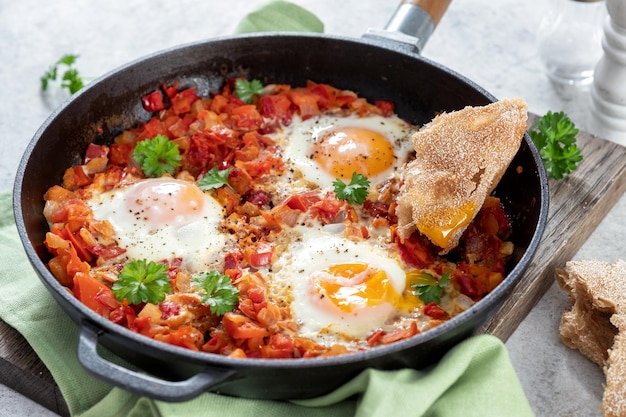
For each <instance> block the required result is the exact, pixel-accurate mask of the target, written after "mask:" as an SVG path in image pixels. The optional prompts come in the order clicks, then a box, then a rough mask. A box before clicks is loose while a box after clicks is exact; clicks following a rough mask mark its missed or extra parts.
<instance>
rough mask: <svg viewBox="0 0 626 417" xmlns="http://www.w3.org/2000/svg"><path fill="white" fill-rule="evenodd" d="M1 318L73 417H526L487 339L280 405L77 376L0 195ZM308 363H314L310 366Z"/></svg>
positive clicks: (494, 343) (64, 329)
mask: <svg viewBox="0 0 626 417" xmlns="http://www.w3.org/2000/svg"><path fill="white" fill-rule="evenodd" d="M0 253H1V254H2V256H1V258H0V285H1V286H2V291H0V318H1V319H2V320H4V321H5V322H6V323H8V324H9V325H10V326H12V327H14V328H15V329H17V330H18V331H19V332H20V333H21V334H22V335H23V336H24V337H25V338H26V340H27V341H28V343H29V344H30V345H31V346H32V348H33V349H34V350H35V352H36V353H37V355H38V356H39V357H40V358H41V360H42V361H43V363H44V364H45V365H46V366H47V367H48V369H49V370H50V372H51V374H52V376H53V377H54V380H55V381H56V383H57V385H58V386H59V388H60V390H61V393H62V394H63V397H64V398H65V401H66V402H67V404H68V407H69V410H70V412H71V414H72V415H73V416H83V417H91V416H93V417H109V416H110V417H114V416H115V417H119V416H131V417H139V416H154V417H170V416H171V417H174V416H206V417H212V416H215V417H238V416H241V417H249V416H252V415H254V416H256V417H264V416H268V417H270V416H271V417H281V416H294V415H297V416H298V417H309V416H310V417H316V416H337V417H343V416H358V417H366V416H368V417H377V416H380V417H388V416H411V417H417V416H431V417H434V416H437V417H445V416H454V417H457V416H465V417H471V416H476V417H489V416H497V417H501V416H508V417H517V416H519V417H522V416H524V417H526V416H533V415H534V414H533V412H532V410H531V408H530V405H529V404H528V400H527V399H526V396H525V394H524V391H523V390H522V387H521V385H520V382H519V380H518V378H517V375H516V373H515V371H514V369H513V367H512V365H511V362H510V359H509V356H508V352H507V350H506V348H505V346H504V345H503V344H502V342H501V341H500V340H499V339H497V338H496V337H494V336H490V335H480V336H474V337H472V338H469V339H467V340H466V341H464V342H462V343H460V344H459V345H457V346H456V347H455V348H453V349H452V350H451V351H450V352H449V353H448V354H447V355H446V356H445V357H444V358H443V359H442V360H441V361H440V362H439V363H438V364H437V365H435V366H433V367H431V368H429V369H426V370H419V371H418V370H414V369H403V370H398V371H380V370H374V369H368V370H365V371H363V372H362V373H361V374H359V375H358V376H357V377H355V378H354V379H353V380H352V381H350V382H348V383H347V384H345V385H344V386H342V387H340V388H339V389H337V390H335V391H334V392H331V393H330V394H328V395H325V396H323V397H320V398H315V399H311V400H303V401H294V402H282V401H261V400H250V399H243V398H233V397H228V396H221V395H218V394H213V393H208V392H207V393H203V394H201V395H199V396H198V397H196V398H195V399H192V400H189V401H186V402H182V403H166V402H162V401H154V400H151V399H148V398H145V397H139V396H137V395H135V394H132V393H129V392H127V391H124V390H122V389H120V388H115V387H112V386H110V385H108V384H106V383H104V382H101V381H99V380H97V379H95V378H93V377H92V376H90V375H89V374H87V373H86V371H84V369H83V368H82V366H81V365H80V364H79V363H78V359H77V357H76V349H77V343H78V328H77V326H76V324H75V323H74V322H73V321H72V320H71V319H70V318H69V317H68V316H67V315H66V314H65V313H64V312H63V311H62V310H61V308H60V307H59V306H58V305H57V304H56V302H55V301H54V300H53V298H52V296H51V295H50V294H49V293H48V291H47V290H46V288H45V287H44V286H43V284H42V283H41V282H40V280H39V278H38V277H37V276H36V274H35V272H34V270H33V269H32V267H31V265H30V263H29V262H28V260H27V258H26V254H25V253H24V250H23V248H22V244H21V242H20V239H19V236H18V234H17V229H16V227H15V222H14V220H13V215H12V206H11V194H10V193H9V192H4V193H1V194H0ZM312 360H314V359H312Z"/></svg>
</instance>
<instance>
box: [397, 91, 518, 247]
mask: <svg viewBox="0 0 626 417" xmlns="http://www.w3.org/2000/svg"><path fill="white" fill-rule="evenodd" d="M527 118H528V106H527V104H526V102H524V100H522V99H519V98H513V99H506V100H501V101H498V102H495V103H492V104H489V105H486V106H482V107H471V106H468V107H465V108H464V109H462V110H459V111H455V112H451V113H443V114H440V115H438V116H436V117H435V118H434V119H433V120H432V121H431V122H430V123H428V124H426V125H425V126H424V127H422V129H420V130H419V131H418V132H416V133H415V134H414V135H413V145H414V148H415V152H416V158H415V160H413V161H411V162H410V163H408V164H407V165H406V167H405V168H406V169H405V170H404V172H403V175H402V186H401V189H400V194H399V197H398V209H397V214H398V232H399V235H400V238H402V239H406V238H408V237H409V236H410V235H411V234H412V233H413V232H414V231H415V230H416V229H417V230H419V231H420V232H421V233H422V234H423V235H425V236H427V237H428V238H429V239H430V240H431V241H432V242H433V243H434V244H435V245H437V246H438V247H440V248H441V249H442V250H441V252H440V253H441V254H445V253H448V252H449V251H450V250H452V249H454V248H455V247H456V246H457V245H458V243H459V239H460V238H461V235H462V234H463V232H464V231H465V229H466V227H467V226H468V225H469V223H470V222H471V221H472V219H473V218H474V216H475V215H476V214H477V212H478V210H480V208H481V207H482V205H483V203H484V201H485V198H486V197H487V196H488V195H489V194H490V193H491V192H492V191H493V189H494V188H495V187H496V185H497V184H498V182H499V181H500V179H501V178H502V175H503V174H504V172H505V171H506V169H507V167H508V166H509V164H510V163H511V160H512V159H513V157H514V156H515V154H516V153H517V151H518V149H519V147H520V143H521V141H522V138H523V136H524V133H525V131H526V129H527V124H526V122H527Z"/></svg>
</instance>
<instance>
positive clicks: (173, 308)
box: [159, 301, 180, 320]
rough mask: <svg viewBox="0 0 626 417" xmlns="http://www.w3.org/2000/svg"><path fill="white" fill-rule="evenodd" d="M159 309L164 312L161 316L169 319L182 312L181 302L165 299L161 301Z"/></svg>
mask: <svg viewBox="0 0 626 417" xmlns="http://www.w3.org/2000/svg"><path fill="white" fill-rule="evenodd" d="M159 310H160V311H161V313H162V315H161V318H162V319H163V320H167V319H169V318H170V317H175V316H178V315H179V314H180V304H178V303H174V302H172V301H163V302H161V303H159Z"/></svg>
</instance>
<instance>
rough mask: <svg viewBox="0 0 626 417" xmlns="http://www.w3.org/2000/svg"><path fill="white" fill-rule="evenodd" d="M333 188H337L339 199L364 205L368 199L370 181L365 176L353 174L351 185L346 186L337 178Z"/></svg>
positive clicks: (336, 192)
mask: <svg viewBox="0 0 626 417" xmlns="http://www.w3.org/2000/svg"><path fill="white" fill-rule="evenodd" d="M333 186H334V187H335V195H336V196H337V198H338V199H340V200H347V201H349V202H351V203H355V204H363V202H364V201H365V199H366V198H367V192H368V188H369V186H370V181H369V180H368V179H367V177H366V176H365V175H362V174H358V173H356V172H353V173H352V179H351V180H350V184H346V183H345V182H343V181H341V180H340V179H339V178H337V179H336V180H335V181H334V182H333Z"/></svg>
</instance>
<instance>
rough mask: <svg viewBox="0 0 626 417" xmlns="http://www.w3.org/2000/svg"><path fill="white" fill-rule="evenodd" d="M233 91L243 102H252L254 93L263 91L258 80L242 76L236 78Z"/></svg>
mask: <svg viewBox="0 0 626 417" xmlns="http://www.w3.org/2000/svg"><path fill="white" fill-rule="evenodd" d="M235 93H237V97H239V99H240V100H241V101H243V102H244V103H252V97H254V95H255V94H256V95H258V94H262V93H263V84H261V81H259V80H252V81H248V80H244V79H243V78H238V79H237V80H235Z"/></svg>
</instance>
